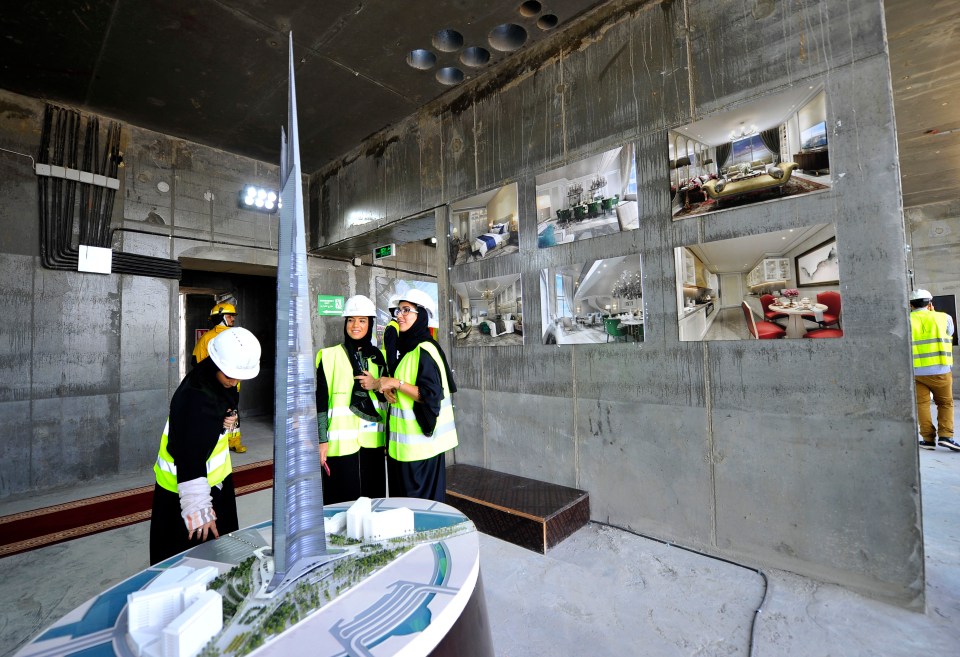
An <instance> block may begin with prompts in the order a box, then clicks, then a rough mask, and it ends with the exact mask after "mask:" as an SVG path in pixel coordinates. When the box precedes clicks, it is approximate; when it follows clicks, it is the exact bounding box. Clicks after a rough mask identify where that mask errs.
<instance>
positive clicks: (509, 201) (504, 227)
mask: <svg viewBox="0 0 960 657" xmlns="http://www.w3.org/2000/svg"><path fill="white" fill-rule="evenodd" d="M517 189H518V187H517V183H510V184H509V185H504V186H503V187H497V188H496V189H491V190H488V191H486V192H484V193H483V194H478V195H476V196H471V197H470V198H466V199H463V200H460V201H457V202H456V203H452V204H451V205H450V233H449V234H450V264H451V265H462V264H466V263H468V262H476V261H478V260H486V259H487V258H496V257H499V256H503V255H509V254H511V253H517V252H518V251H519V250H520V233H519V229H520V224H519V221H518V217H519V214H520V211H519V205H518V203H517Z"/></svg>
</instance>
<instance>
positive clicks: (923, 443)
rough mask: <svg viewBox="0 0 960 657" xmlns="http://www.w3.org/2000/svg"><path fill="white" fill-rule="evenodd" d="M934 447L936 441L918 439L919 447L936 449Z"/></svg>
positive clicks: (959, 446) (935, 446)
mask: <svg viewBox="0 0 960 657" xmlns="http://www.w3.org/2000/svg"><path fill="white" fill-rule="evenodd" d="M957 447H958V448H960V445H957ZM936 448H937V443H935V442H933V441H931V440H921V441H920V449H936Z"/></svg>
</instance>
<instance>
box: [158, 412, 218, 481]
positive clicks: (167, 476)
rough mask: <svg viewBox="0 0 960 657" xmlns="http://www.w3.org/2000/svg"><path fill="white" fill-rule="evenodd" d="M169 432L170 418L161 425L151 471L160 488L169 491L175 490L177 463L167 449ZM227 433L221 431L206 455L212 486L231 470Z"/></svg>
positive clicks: (209, 479)
mask: <svg viewBox="0 0 960 657" xmlns="http://www.w3.org/2000/svg"><path fill="white" fill-rule="evenodd" d="M169 433H170V418H169V417H168V418H167V423H166V425H164V427H163V435H162V436H160V453H159V454H157V462H156V463H154V464H153V471H154V472H155V473H156V475H157V483H158V484H160V486H161V488H165V489H167V490H168V491H170V492H171V493H176V492H177V465H176V464H175V463H174V462H173V457H172V456H170V452H168V451H167V440H168V435H167V434H169ZM227 436H228V434H227V433H221V434H220V437H219V438H218V439H217V444H216V445H214V447H213V451H212V452H210V456H209V457H207V483H208V484H210V487H211V488H213V487H214V486H216V485H217V484H219V483H220V482H221V481H223V480H224V479H226V478H227V475H228V474H230V473H231V472H233V466H232V464H231V463H230V447H229V445H228V442H227V440H228V439H227Z"/></svg>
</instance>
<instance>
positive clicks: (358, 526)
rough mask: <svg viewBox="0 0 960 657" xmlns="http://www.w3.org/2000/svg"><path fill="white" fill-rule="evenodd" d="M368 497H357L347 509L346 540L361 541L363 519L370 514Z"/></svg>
mask: <svg viewBox="0 0 960 657" xmlns="http://www.w3.org/2000/svg"><path fill="white" fill-rule="evenodd" d="M370 509H371V503H370V498H369V497H358V498H357V501H356V502H354V503H353V504H351V505H350V508H349V509H347V538H352V539H354V540H357V541H362V540H363V517H364V516H366V515H368V514H369V513H370Z"/></svg>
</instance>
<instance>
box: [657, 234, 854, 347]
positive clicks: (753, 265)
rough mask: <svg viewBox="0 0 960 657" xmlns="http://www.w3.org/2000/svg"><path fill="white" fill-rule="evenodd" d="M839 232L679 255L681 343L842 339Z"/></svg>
mask: <svg viewBox="0 0 960 657" xmlns="http://www.w3.org/2000/svg"><path fill="white" fill-rule="evenodd" d="M836 235H837V234H836V226H835V225H834V224H817V225H813V226H806V227H803V228H789V229H786V230H780V231H776V232H773V233H763V234H760V235H749V236H746V237H737V238H733V239H728V240H718V241H715V242H703V243H699V244H689V245H687V246H681V247H677V248H676V249H674V255H675V264H676V275H677V310H678V317H677V321H678V324H679V332H680V340H681V342H694V341H701V340H708V341H712V340H776V339H789V340H792V339H824V338H842V337H843V314H842V297H841V294H840V255H839V254H840V250H839V248H840V247H839V246H838V244H837V236H836Z"/></svg>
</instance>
